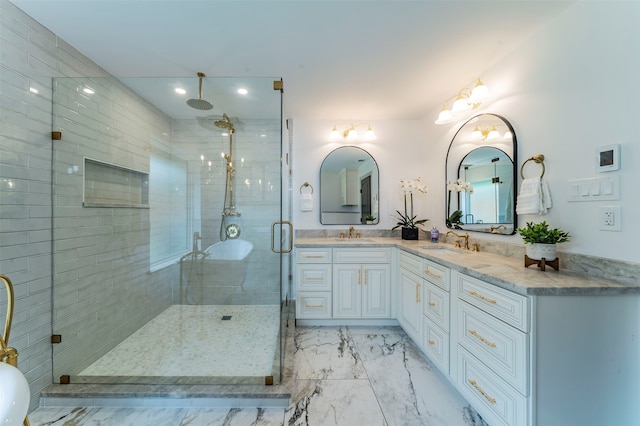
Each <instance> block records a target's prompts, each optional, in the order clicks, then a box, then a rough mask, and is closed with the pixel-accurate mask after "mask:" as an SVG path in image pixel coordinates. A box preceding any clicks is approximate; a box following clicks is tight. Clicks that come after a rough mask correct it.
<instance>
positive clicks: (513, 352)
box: [457, 302, 529, 396]
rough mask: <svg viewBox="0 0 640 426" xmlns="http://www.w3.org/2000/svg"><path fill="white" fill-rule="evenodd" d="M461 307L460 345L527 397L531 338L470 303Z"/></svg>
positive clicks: (460, 304)
mask: <svg viewBox="0 0 640 426" xmlns="http://www.w3.org/2000/svg"><path fill="white" fill-rule="evenodd" d="M458 305H459V306H458V321H457V335H458V343H459V344H460V345H462V346H464V347H465V348H466V349H467V350H469V352H471V353H472V354H474V355H475V356H476V357H477V358H478V359H479V360H480V361H482V362H483V363H484V364H485V365H487V366H488V367H489V368H491V369H492V370H493V371H494V372H496V373H497V374H498V376H500V377H501V378H503V379H504V380H505V381H506V382H508V383H509V384H510V385H511V386H513V387H514V388H516V389H517V390H518V391H520V393H522V394H523V395H525V396H527V395H528V384H529V380H528V374H527V372H528V371H529V368H528V366H529V362H528V359H529V356H528V354H529V336H528V335H527V334H525V333H523V332H522V331H520V330H517V329H515V328H513V327H511V326H509V325H507V324H505V323H504V322H502V321H499V320H497V319H496V318H494V317H492V316H491V315H488V314H486V313H484V312H482V311H481V310H479V309H477V308H475V307H473V306H471V305H469V304H468V303H465V302H460V303H459V304H458Z"/></svg>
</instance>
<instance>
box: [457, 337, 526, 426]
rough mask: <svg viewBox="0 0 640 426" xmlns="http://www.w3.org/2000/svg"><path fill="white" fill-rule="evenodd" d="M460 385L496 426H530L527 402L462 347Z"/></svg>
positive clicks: (481, 413)
mask: <svg viewBox="0 0 640 426" xmlns="http://www.w3.org/2000/svg"><path fill="white" fill-rule="evenodd" d="M457 353H458V355H457V366H458V374H457V378H456V384H457V385H458V389H460V390H461V391H462V394H463V395H464V396H465V397H466V398H467V399H468V400H469V401H470V402H471V404H472V405H473V406H474V407H475V408H477V409H478V411H479V412H480V415H482V417H483V418H484V420H486V421H487V423H489V424H491V425H492V426H497V425H503V426H514V425H527V417H528V415H527V400H526V398H525V397H524V396H522V395H520V394H519V393H518V392H517V391H516V390H515V389H513V388H512V387H511V386H509V385H508V384H506V383H505V382H504V381H502V380H501V379H500V377H498V375H496V374H495V373H494V372H493V371H491V370H490V369H489V368H487V367H486V366H485V365H484V364H482V363H481V362H480V361H478V360H477V359H476V358H474V356H473V355H471V354H470V353H469V352H467V351H466V350H465V349H464V348H462V347H460V346H458V351H457Z"/></svg>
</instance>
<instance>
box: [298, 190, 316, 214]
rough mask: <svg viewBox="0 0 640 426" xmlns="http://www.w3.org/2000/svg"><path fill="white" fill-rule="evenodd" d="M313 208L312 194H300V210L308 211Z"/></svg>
mask: <svg viewBox="0 0 640 426" xmlns="http://www.w3.org/2000/svg"><path fill="white" fill-rule="evenodd" d="M312 210H313V196H312V195H311V194H300V211H301V212H310V211H312Z"/></svg>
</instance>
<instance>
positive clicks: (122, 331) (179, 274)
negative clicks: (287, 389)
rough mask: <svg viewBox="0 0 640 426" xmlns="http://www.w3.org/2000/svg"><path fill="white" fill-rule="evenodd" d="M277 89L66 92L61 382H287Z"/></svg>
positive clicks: (247, 83) (60, 97) (61, 91)
mask: <svg viewBox="0 0 640 426" xmlns="http://www.w3.org/2000/svg"><path fill="white" fill-rule="evenodd" d="M278 83H281V81H279V80H278V79H273V78H206V77H205V78H202V79H198V78H197V77H195V76H194V77H188V78H126V79H124V78H121V79H118V78H114V77H101V78H58V79H55V80H54V90H53V111H54V119H53V133H52V135H53V139H54V140H53V163H54V164H53V175H54V176H53V182H54V190H53V209H54V213H53V222H54V223H53V228H54V235H53V239H54V250H53V268H54V283H53V329H54V330H53V332H54V335H55V336H58V339H59V341H60V343H58V344H54V347H53V371H54V381H56V382H60V383H157V384H164V383H188V384H221V383H247V384H272V383H278V382H279V381H280V380H281V374H282V357H283V350H282V348H283V345H284V340H285V335H284V331H285V330H286V327H282V325H281V324H282V320H283V319H285V315H286V314H287V307H286V303H283V301H286V300H287V299H288V298H289V297H290V295H289V291H290V290H289V286H290V284H289V283H288V275H289V274H288V273H287V272H286V268H287V265H288V264H289V263H288V262H289V259H288V256H289V254H288V252H289V251H290V240H291V239H290V235H291V229H290V227H289V226H285V225H283V223H284V222H286V221H285V219H286V217H284V216H285V215H286V214H287V211H288V210H287V209H286V208H285V207H284V205H285V203H286V202H285V201H283V200H285V198H286V195H285V193H286V191H283V189H282V188H283V180H282V176H283V175H284V176H286V174H283V173H282V168H283V164H282V161H281V159H282V157H283V141H282V136H283V132H282V91H281V90H277V89H276V86H277V85H278ZM180 90H182V91H183V92H182V93H178V91H180ZM209 106H211V107H210V108H209ZM283 196H284V198H283Z"/></svg>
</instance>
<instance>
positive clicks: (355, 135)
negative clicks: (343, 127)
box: [346, 127, 358, 141]
mask: <svg viewBox="0 0 640 426" xmlns="http://www.w3.org/2000/svg"><path fill="white" fill-rule="evenodd" d="M357 138H358V131H357V130H356V129H354V128H353V127H352V128H350V129H349V132H348V133H347V137H346V139H347V140H349V141H352V140H354V139H357Z"/></svg>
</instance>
